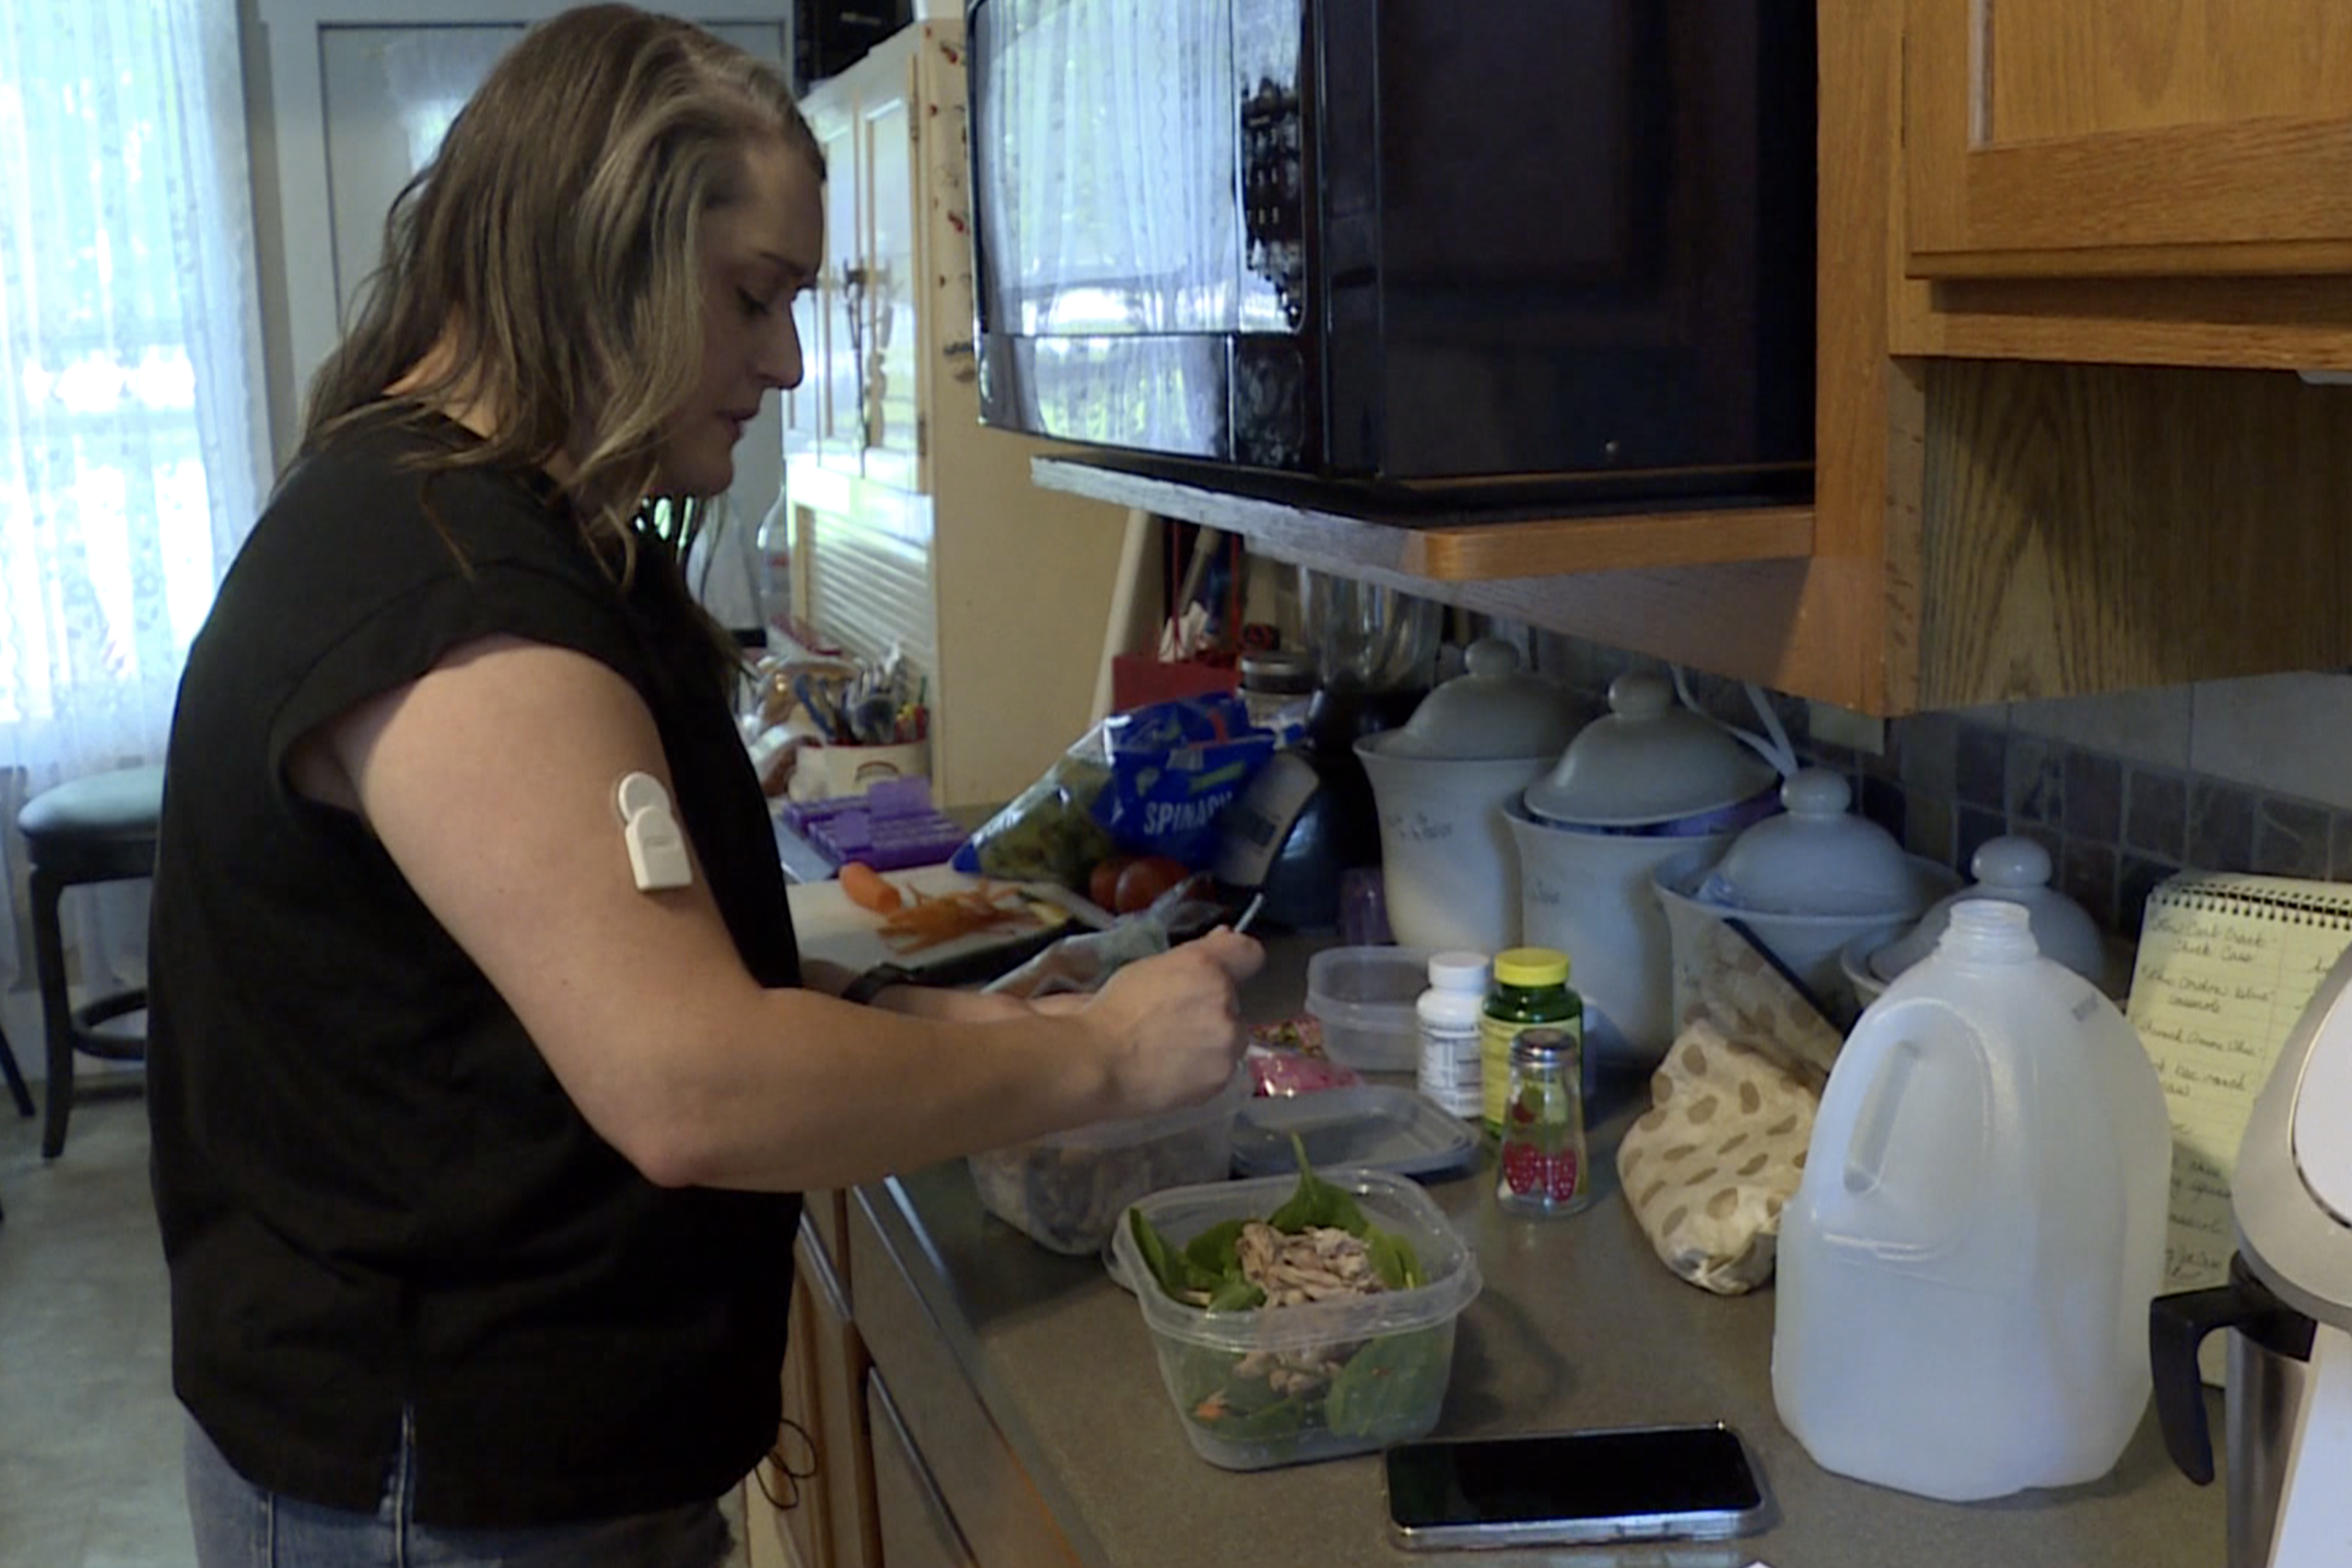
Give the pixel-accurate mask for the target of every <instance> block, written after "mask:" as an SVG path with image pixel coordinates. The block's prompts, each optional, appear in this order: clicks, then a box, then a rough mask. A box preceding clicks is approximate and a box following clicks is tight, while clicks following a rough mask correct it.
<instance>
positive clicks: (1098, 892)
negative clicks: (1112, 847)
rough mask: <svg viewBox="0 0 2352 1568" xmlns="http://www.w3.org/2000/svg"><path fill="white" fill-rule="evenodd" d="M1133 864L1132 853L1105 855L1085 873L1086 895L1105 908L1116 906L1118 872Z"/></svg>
mask: <svg viewBox="0 0 2352 1568" xmlns="http://www.w3.org/2000/svg"><path fill="white" fill-rule="evenodd" d="M1134 864H1135V857H1134V856H1132V855H1106V856H1104V857H1103V858H1101V859H1099V860H1097V861H1096V862H1095V868H1094V869H1093V870H1092V871H1090V872H1088V873H1087V897H1088V898H1090V899H1092V900H1094V901H1095V902H1096V903H1097V904H1099V905H1101V906H1102V907H1103V908H1104V909H1107V910H1115V909H1117V908H1118V879H1119V874H1120V873H1121V872H1123V871H1125V870H1126V869H1127V868H1129V866H1132V865H1134Z"/></svg>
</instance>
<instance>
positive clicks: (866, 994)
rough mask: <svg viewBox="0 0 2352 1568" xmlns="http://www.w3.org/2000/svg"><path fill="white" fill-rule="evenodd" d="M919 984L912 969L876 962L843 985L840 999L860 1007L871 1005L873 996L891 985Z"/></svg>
mask: <svg viewBox="0 0 2352 1568" xmlns="http://www.w3.org/2000/svg"><path fill="white" fill-rule="evenodd" d="M917 984H921V982H919V981H918V980H917V979H916V978H915V973H914V971H913V970H910V969H906V968H902V967H900V966H899V965H898V964H895V963H877V964H876V965H875V966H874V967H873V968H871V969H869V970H867V971H866V972H865V973H862V974H860V975H859V976H858V977H857V978H856V979H855V980H853V981H851V982H850V983H849V984H846V985H845V986H843V987H842V988H841V999H842V1000H843V1001H845V1002H855V1003H856V1004H857V1005H859V1006H861V1007H869V1006H872V1005H873V1004H874V998H876V997H877V996H879V995H880V994H882V993H883V992H885V991H887V990H888V989H890V987H891V986H893V985H917Z"/></svg>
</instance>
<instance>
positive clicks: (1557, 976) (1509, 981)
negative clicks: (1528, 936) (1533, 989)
mask: <svg viewBox="0 0 2352 1568" xmlns="http://www.w3.org/2000/svg"><path fill="white" fill-rule="evenodd" d="M1495 978H1496V980H1497V981H1498V982H1500V983H1501V984H1505V985H1565V984H1568V954H1566V953H1564V952H1560V951H1559V949H1558V948H1554V947H1507V948H1505V949H1504V950H1503V951H1502V952H1498V953H1496V955H1495Z"/></svg>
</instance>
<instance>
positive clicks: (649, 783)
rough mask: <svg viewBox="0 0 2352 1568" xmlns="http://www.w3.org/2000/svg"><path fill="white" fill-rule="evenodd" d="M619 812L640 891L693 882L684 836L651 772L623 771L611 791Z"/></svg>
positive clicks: (666, 798) (658, 890)
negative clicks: (618, 781) (618, 782)
mask: <svg viewBox="0 0 2352 1568" xmlns="http://www.w3.org/2000/svg"><path fill="white" fill-rule="evenodd" d="M613 804H614V805H615V806H616V807H617V808H618V809H619V811H620V813H621V837H622V839H623V841H624V842H625V843H626V844H627V845H628V847H629V873H630V875H632V876H634V877H635V879H637V891H639V892H640V893H658V892H662V891H665V890H666V889H671V888H690V887H692V886H693V885H694V862H693V861H692V860H690V859H688V858H687V853H686V836H685V835H684V834H683V833H680V832H679V831H678V827H677V816H675V815H674V814H673V813H672V812H671V811H670V808H669V792H668V791H667V790H666V789H664V788H662V783H661V780H659V779H657V778H656V777H654V775H653V774H651V773H625V774H623V775H622V777H621V782H620V784H618V785H617V786H615V788H614V792H613Z"/></svg>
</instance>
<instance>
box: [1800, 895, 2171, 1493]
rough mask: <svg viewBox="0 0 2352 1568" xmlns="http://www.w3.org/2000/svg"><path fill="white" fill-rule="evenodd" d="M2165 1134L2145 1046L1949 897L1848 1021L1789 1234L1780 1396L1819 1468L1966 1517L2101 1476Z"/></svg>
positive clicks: (2080, 989) (2137, 1410) (2140, 1287)
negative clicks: (1882, 987) (1970, 1509)
mask: <svg viewBox="0 0 2352 1568" xmlns="http://www.w3.org/2000/svg"><path fill="white" fill-rule="evenodd" d="M2170 1166H2171V1133H2170V1129H2169V1126H2168V1120H2167V1115H2166V1111H2165V1104H2164V1093H2163V1090H2162V1089H2161V1087H2160V1086H2159V1085H2158V1080H2157V1075H2156V1069H2155V1067H2154V1065H2153V1064H2152V1063H2151V1062H2150V1061H2149V1060H2148V1058H2147V1052H2146V1051H2145V1050H2144V1049H2143V1048H2142V1047H2141V1046H2140V1043H2139V1037H2138V1036H2137V1033H2135V1032H2134V1030H2133V1029H2132V1026H2130V1024H2128V1023H2127V1022H2126V1021H2125V1019H2124V1017H2123V1015H2122V1014H2121V1013H2119V1012H2117V1011H2116V1006H2115V1005H2114V1004H2113V1003H2111V1002H2109V1001H2108V1000H2107V998H2106V997H2105V996H2104V995H2103V994H2100V993H2099V992H2098V991H2096V990H2095V989H2094V988H2093V987H2092V986H2091V985H2090V984H2089V983H2088V982H2086V981H2084V979H2083V978H2082V977H2081V976H2079V975H2077V974H2075V973H2074V972H2073V971H2071V970H2068V969H2065V968H2063V967H2061V966H2060V965H2059V964H2057V963H2053V962H2051V961H2050V960H2048V959H2045V958H2043V957H2042V956H2041V955H2040V954H2039V952H2037V951H2036V950H2035V947H2034V944H2033V936H2032V927H2031V925H2030V924H2029V916H2028V915H2027V913H2026V911H2025V910H2024V909H2023V908H2022V907H2021V906H2019V905H2015V904H2010V903H2005V902H2001V901H2000V900H1977V901H1972V902H1969V903H1963V904H1960V905H1958V906H1957V907H1956V908H1955V909H1954V910H1952V918H1951V923H1950V925H1949V926H1948V929H1947V930H1946V931H1945V934H1944V937H1943V939H1942V941H1941V942H1940V943H1939V944H1938V945H1937V948H1936V950H1935V952H1932V953H1931V954H1929V955H1928V957H1927V959H1926V960H1925V961H1924V962H1922V963H1918V964H1916V965H1915V966H1913V968H1911V969H1910V970H1909V971H1907V972H1906V973H1904V974H1903V975H1902V976H1901V977H1900V978H1899V979H1898V980H1896V981H1895V984H1893V985H1891V986H1889V987H1888V988H1887V991H1886V994H1885V995H1884V996H1882V997H1880V998H1879V999H1878V1000H1877V1001H1876V1002H1874V1003H1873V1004H1872V1005H1871V1006H1870V1007H1869V1008H1868V1009H1867V1010H1866V1011H1864V1014H1863V1016H1862V1017H1861V1019H1860V1020H1859V1021H1858V1022H1857V1023H1856V1024H1855V1025H1854V1028H1853V1034H1852V1035H1851V1036H1850V1037H1848V1039H1847V1041H1846V1045H1845V1048H1844V1050H1843V1052H1842V1053H1841V1055H1840V1056H1839V1058H1838V1060H1837V1065H1836V1067H1835V1068H1833V1069H1832V1072H1831V1074H1830V1079H1829V1084H1828V1086H1827V1088H1826V1089H1824V1091H1823V1093H1822V1106H1821V1110H1820V1113H1819V1115H1818V1117H1817V1118H1816V1119H1815V1121H1814V1123H1813V1134H1812V1141H1811V1144H1810V1145H1809V1147H1808V1149H1807V1151H1806V1160H1805V1171H1804V1174H1803V1176H1802V1178H1801V1181H1800V1184H1799V1185H1798V1189H1797V1195H1796V1198H1795V1201H1794V1202H1793V1203H1791V1204H1790V1206H1789V1208H1788V1210H1787V1212H1786V1213H1785V1214H1784V1215H1782V1216H1781V1227H1780V1258H1779V1265H1778V1267H1779V1280H1778V1283H1777V1285H1776V1287H1775V1295H1776V1298H1777V1300H1776V1305H1775V1314H1776V1315H1775V1318H1774V1321H1773V1335H1772V1396H1773V1400H1774V1402H1775V1403H1776V1405H1778V1406H1779V1409H1780V1419H1781V1421H1782V1422H1783V1423H1784V1424H1785V1425H1786V1426H1788V1428H1789V1430H1790V1432H1791V1433H1793V1434H1794V1435H1795V1436H1796V1437H1797V1439H1798V1441H1800V1442H1801V1443H1802V1444H1803V1445H1804V1446H1805V1449H1806V1451H1807V1452H1808V1453H1810V1454H1811V1456H1812V1457H1813V1458H1814V1460H1815V1461H1816V1462H1817V1463H1819V1464H1820V1465H1821V1466H1822V1468H1824V1469H1829V1470H1834V1471H1836V1472H1838V1473H1839V1474H1841V1475H1846V1476H1852V1477H1854V1478H1856V1479H1861V1480H1865V1481H1874V1482H1876V1483H1878V1484H1880V1485H1882V1486H1889V1487H1895V1488H1899V1489H1902V1490H1905V1491H1909V1492H1917V1493H1920V1494H1922V1495H1924V1496H1927V1497H1932V1498H1941V1499H1945V1500H1952V1501H1962V1500H1970V1499H1976V1498H1990V1497H2000V1496H2003V1495H2005V1494H2007V1493H2010V1492H2014V1491H2018V1490H2021V1489H2024V1488H2027V1487H2056V1486H2067V1485H2072V1484H2074V1483H2076V1482H2082V1481H2089V1480H2093V1479H2096V1478H2098V1477H2100V1476H2103V1475H2105V1473H2106V1472H2107V1471H2108V1470H2109V1469H2111V1468H2114V1466H2115V1463H2116V1459H2117V1458H2119V1457H2121V1455H2122V1453H2123V1450H2124V1446H2125V1445H2126V1443H2127V1442H2128V1441H2129V1440H2130V1438H2131V1435H2132V1432H2133V1429H2134V1428H2135V1427H2136V1426H2137V1425H2138V1423H2139V1419H2140V1416H2141V1414H2142V1413H2143V1411H2145V1409H2146V1408H2147V1400H2148V1386H2149V1380H2148V1366H2147V1305H2148V1301H2149V1300H2150V1298H2152V1297H2153V1296H2154V1295H2155V1294H2156V1292H2157V1289H2158V1284H2159V1281H2160V1277H2161V1274H2162V1271H2163V1264H2164V1236H2165V1214H2166V1207H2167V1204H2168V1193H2169V1180H2170Z"/></svg>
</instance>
